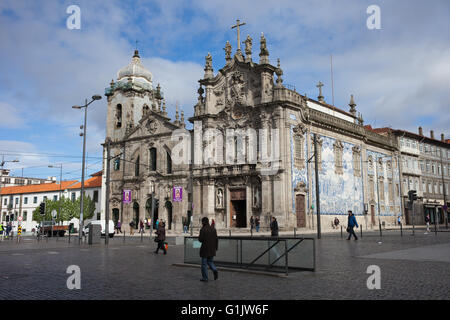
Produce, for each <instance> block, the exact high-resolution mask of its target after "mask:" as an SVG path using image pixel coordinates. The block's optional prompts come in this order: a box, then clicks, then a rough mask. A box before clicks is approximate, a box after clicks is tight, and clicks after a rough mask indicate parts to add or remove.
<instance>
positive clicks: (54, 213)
mask: <svg viewBox="0 0 450 320" xmlns="http://www.w3.org/2000/svg"><path fill="white" fill-rule="evenodd" d="M57 214H58V212H57V211H56V210H52V218H53V219H55V218H56V216H57Z"/></svg>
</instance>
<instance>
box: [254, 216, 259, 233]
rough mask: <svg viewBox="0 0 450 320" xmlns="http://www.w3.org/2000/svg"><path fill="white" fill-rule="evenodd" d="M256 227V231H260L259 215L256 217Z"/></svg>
mask: <svg viewBox="0 0 450 320" xmlns="http://www.w3.org/2000/svg"><path fill="white" fill-rule="evenodd" d="M255 229H256V232H259V217H258V216H256V218H255Z"/></svg>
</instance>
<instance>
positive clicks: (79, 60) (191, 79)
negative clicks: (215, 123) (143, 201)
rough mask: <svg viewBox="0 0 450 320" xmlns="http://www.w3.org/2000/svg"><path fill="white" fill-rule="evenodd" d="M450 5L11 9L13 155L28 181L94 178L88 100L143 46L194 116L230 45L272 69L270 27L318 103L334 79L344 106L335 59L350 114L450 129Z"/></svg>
mask: <svg viewBox="0 0 450 320" xmlns="http://www.w3.org/2000/svg"><path fill="white" fill-rule="evenodd" d="M72 4H75V5H78V6H79V7H80V9H81V29H80V30H69V29H67V27H66V20H67V18H68V17H69V14H67V13H66V9H67V7H68V6H70V5H72ZM372 4H375V5H378V6H379V7H380V9H381V30H369V29H368V28H367V26H366V20H367V18H368V17H369V15H368V14H367V13H366V9H367V7H368V6H369V5H372ZM449 12H450V2H449V1H447V0H442V1H439V0H434V1H411V0H397V1H374V0H371V1H364V0H354V1H351V0H342V1H333V0H317V1H313V0H309V1H257V2H255V1H245V0H240V1H172V0H165V1H163V0H161V1H114V0H108V1H99V0H90V1H44V0H42V1H21V0H11V1H10V0H2V1H1V2H0V43H1V50H0V157H1V156H2V155H4V156H5V159H6V160H12V159H15V158H18V159H19V160H20V162H19V163H7V165H6V166H5V167H6V168H11V169H14V172H13V173H14V174H16V175H20V174H21V173H22V168H24V169H23V170H24V175H25V176H36V177H47V176H50V175H55V176H58V174H59V170H57V169H49V168H47V166H48V165H49V164H56V163H63V172H64V178H67V179H68V178H70V179H80V176H81V151H82V139H81V137H80V136H79V132H80V130H79V126H80V125H81V124H82V122H83V113H82V112H81V111H80V110H74V109H72V108H71V106H72V105H75V104H81V103H83V101H84V99H85V98H89V97H91V96H92V95H93V94H101V95H103V94H104V88H106V87H107V86H108V85H109V82H110V81H111V79H116V72H117V71H118V70H119V69H120V68H122V67H123V66H125V65H127V64H128V63H129V61H130V59H131V56H132V54H133V50H134V47H135V41H136V40H138V41H139V42H138V48H139V51H140V55H141V58H142V62H143V64H144V65H145V66H146V67H147V68H148V69H149V70H150V71H151V72H152V73H153V77H154V84H155V85H156V84H157V83H161V86H162V89H163V91H164V93H165V96H166V100H167V105H168V111H169V115H173V114H174V109H175V103H176V101H178V102H179V103H180V105H181V107H182V108H183V110H184V112H185V115H186V118H188V117H189V116H190V115H192V113H193V105H194V104H195V103H196V101H197V93H196V91H197V88H198V82H197V81H198V79H200V78H201V77H202V76H203V66H204V57H205V56H206V55H207V53H208V52H210V53H211V55H212V56H213V67H214V71H215V72H217V71H218V69H220V68H222V67H223V66H224V63H225V59H224V51H223V47H224V45H225V42H226V41H227V40H229V41H230V43H231V44H232V47H233V52H234V50H235V49H236V32H235V31H234V30H231V29H230V26H231V25H233V24H234V23H235V22H236V19H240V20H241V21H244V22H246V25H245V26H243V27H242V31H241V37H242V38H243V39H244V38H245V37H246V36H247V34H249V35H250V36H251V37H252V38H253V59H254V61H257V60H258V58H259V57H258V53H259V37H260V34H261V32H264V34H265V36H266V38H267V45H268V49H269V52H270V61H271V63H272V64H276V59H277V58H280V59H281V67H282V69H283V72H284V75H283V79H284V83H285V84H291V85H295V87H296V89H297V91H299V92H301V93H307V94H308V96H310V97H317V95H318V93H317V88H316V87H315V85H316V84H317V82H318V81H322V82H323V83H324V84H325V87H324V89H323V90H324V95H325V100H326V101H327V102H329V103H331V85H330V82H331V81H330V53H332V54H333V65H334V84H335V105H336V106H337V107H340V108H342V109H345V110H348V102H349V100H350V94H354V95H355V101H356V103H357V110H358V112H361V113H362V114H363V117H364V119H365V121H366V124H371V125H372V126H378V127H379V126H391V127H393V128H399V129H406V130H410V131H413V132H417V127H419V126H422V127H423V128H424V132H425V133H426V134H427V135H429V131H430V130H434V131H435V135H436V136H438V137H439V136H440V134H441V133H444V134H445V136H446V137H447V138H448V137H449V136H450V130H449V125H448V123H449V122H450V112H449V111H450V90H448V86H449V83H450V60H449V58H448V57H450V41H449V40H448V39H450V22H449V19H448V13H449ZM89 108H90V109H89V112H88V135H87V139H88V144H87V146H88V156H89V158H88V174H90V173H93V172H95V171H98V170H100V169H101V156H102V153H101V151H102V148H101V146H100V144H101V142H102V141H103V140H104V135H105V122H106V99H105V96H103V99H102V100H100V101H97V102H94V103H93V104H92V105H91V106H90V107H89Z"/></svg>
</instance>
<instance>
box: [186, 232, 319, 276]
mask: <svg viewBox="0 0 450 320" xmlns="http://www.w3.org/2000/svg"><path fill="white" fill-rule="evenodd" d="M218 239H219V248H218V250H217V252H216V257H215V258H214V263H215V264H216V265H217V266H222V267H237V268H243V269H252V270H262V271H270V272H278V273H286V275H287V274H289V271H315V269H316V252H315V239H314V238H300V237H235V236H233V237H224V236H220V237H218ZM200 247H201V243H200V242H199V241H198V237H185V238H184V263H186V264H201V258H200Z"/></svg>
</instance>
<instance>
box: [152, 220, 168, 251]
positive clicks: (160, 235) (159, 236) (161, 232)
mask: <svg viewBox="0 0 450 320" xmlns="http://www.w3.org/2000/svg"><path fill="white" fill-rule="evenodd" d="M165 240H166V229H165V223H164V222H161V223H159V225H158V230H156V238H155V241H156V242H158V247H157V248H156V251H155V253H156V254H158V251H159V249H162V250H163V251H164V254H167V250H166V247H165V245H164V241H165Z"/></svg>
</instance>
